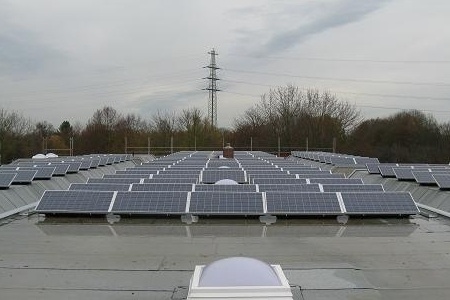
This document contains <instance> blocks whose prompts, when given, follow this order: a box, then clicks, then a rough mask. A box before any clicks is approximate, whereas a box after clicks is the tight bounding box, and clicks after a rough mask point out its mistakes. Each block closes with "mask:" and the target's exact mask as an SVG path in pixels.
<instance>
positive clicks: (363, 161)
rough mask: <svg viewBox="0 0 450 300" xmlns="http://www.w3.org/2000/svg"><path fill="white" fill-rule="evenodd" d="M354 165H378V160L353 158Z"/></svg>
mask: <svg viewBox="0 0 450 300" xmlns="http://www.w3.org/2000/svg"><path fill="white" fill-rule="evenodd" d="M355 161H356V164H358V165H366V164H379V163H380V161H379V160H378V158H374V157H355Z"/></svg>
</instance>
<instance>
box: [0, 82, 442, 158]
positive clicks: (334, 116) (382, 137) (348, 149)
mask: <svg viewBox="0 0 450 300" xmlns="http://www.w3.org/2000/svg"><path fill="white" fill-rule="evenodd" d="M70 139H72V140H73V144H74V149H73V153H74V155H81V154H89V153H124V152H125V151H128V152H129V153H147V151H148V146H149V144H150V149H151V153H153V154H157V155H160V154H167V153H168V151H169V149H170V148H171V146H173V149H174V151H178V150H194V149H197V150H218V149H221V147H222V146H223V144H224V142H230V143H231V144H232V145H233V146H234V147H235V148H236V149H238V150H243V149H246V150H249V149H250V147H252V148H253V150H263V151H272V152H276V149H277V147H278V145H281V148H282V151H283V152H289V151H291V150H305V149H306V148H307V149H308V150H323V151H331V150H332V149H333V141H334V143H335V150H336V151H337V152H341V153H348V154H354V155H363V156H371V157H378V158H379V159H380V161H383V162H429V163H448V162H449V160H450V143H449V142H450V123H449V122H448V123H438V122H437V121H436V119H435V118H434V117H433V116H432V115H427V114H424V113H423V112H420V111H416V110H411V111H403V112H399V113H396V114H393V115H391V116H388V117H385V118H376V119H367V120H364V119H363V118H362V116H361V114H360V112H359V111H358V109H357V108H356V107H355V106H354V105H351V104H349V103H348V102H345V101H341V100H340V99H338V98H337V97H336V96H335V95H333V94H331V93H330V92H327V91H319V90H317V89H307V90H301V89H299V88H298V87H295V86H292V85H288V86H284V87H278V88H275V89H272V90H270V91H268V92H267V93H265V94H264V95H262V96H261V99H260V101H259V102H258V103H256V104H255V105H254V106H253V107H251V108H249V109H248V110H246V111H245V112H243V113H242V115H240V116H238V117H237V118H236V119H235V120H234V124H233V127H232V128H231V129H223V128H216V127H214V126H212V125H211V124H210V122H209V121H208V119H207V118H206V116H205V115H204V114H203V112H202V111H201V110H200V109H198V108H189V109H184V110H182V111H180V112H157V113H156V114H154V115H153V116H152V117H151V118H150V119H149V120H146V119H143V118H142V117H140V116H138V115H136V114H122V113H120V112H118V111H117V110H115V109H114V108H112V107H109V106H107V107H103V108H101V109H98V110H96V111H95V112H94V114H93V115H92V117H91V118H90V119H89V120H88V121H87V123H86V124H85V125H81V124H79V123H77V124H75V125H73V124H71V123H70V122H69V121H64V122H62V123H61V124H60V125H59V127H58V128H55V127H54V126H53V125H52V124H50V123H48V122H47V121H41V122H37V123H34V122H33V121H31V120H30V119H28V118H26V117H24V116H23V115H21V114H20V113H19V112H15V111H7V110H5V109H1V108H0V154H1V162H2V163H8V162H11V161H12V160H14V159H17V158H22V157H31V156H32V155H34V154H36V153H43V152H45V151H47V152H54V153H57V154H59V155H68V154H69V152H68V150H69V147H70ZM126 146H127V148H126Z"/></svg>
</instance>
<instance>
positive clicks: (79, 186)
mask: <svg viewBox="0 0 450 300" xmlns="http://www.w3.org/2000/svg"><path fill="white" fill-rule="evenodd" d="M129 189H130V184H117V183H72V184H71V185H70V187H69V190H70V191H128V190H129Z"/></svg>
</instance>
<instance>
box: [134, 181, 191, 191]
mask: <svg viewBox="0 0 450 300" xmlns="http://www.w3.org/2000/svg"><path fill="white" fill-rule="evenodd" d="M131 190H132V191H147V192H149V191H154V192H156V191H158V192H190V191H192V184H190V183H142V184H140V183H137V184H133V185H132V186H131Z"/></svg>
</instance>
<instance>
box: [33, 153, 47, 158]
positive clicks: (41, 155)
mask: <svg viewBox="0 0 450 300" xmlns="http://www.w3.org/2000/svg"><path fill="white" fill-rule="evenodd" d="M32 158H33V159H36V158H47V156H45V155H44V154H40V153H39V154H36V155H33V157H32Z"/></svg>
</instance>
